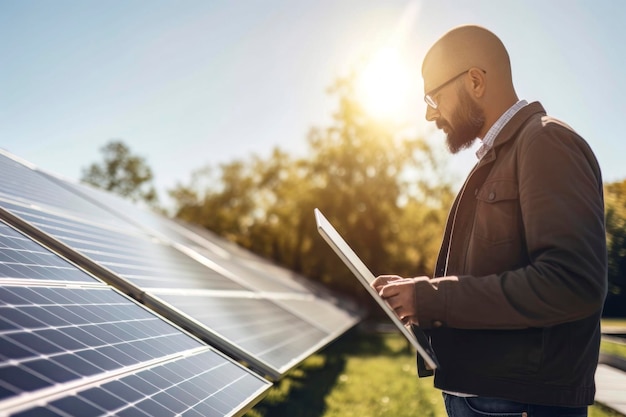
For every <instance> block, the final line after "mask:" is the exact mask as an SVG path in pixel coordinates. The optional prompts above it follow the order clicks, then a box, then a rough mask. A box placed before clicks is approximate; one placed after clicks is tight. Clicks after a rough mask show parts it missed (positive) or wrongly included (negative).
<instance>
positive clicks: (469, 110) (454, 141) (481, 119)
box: [436, 88, 485, 154]
mask: <svg viewBox="0 0 626 417" xmlns="http://www.w3.org/2000/svg"><path fill="white" fill-rule="evenodd" d="M458 97H459V104H458V105H457V107H456V109H455V110H454V112H453V114H452V117H451V118H450V119H451V120H453V121H454V126H453V125H452V124H451V123H450V122H448V121H447V120H446V119H443V118H441V117H440V118H439V119H437V122H436V124H437V127H438V128H439V129H443V128H444V127H446V128H447V129H446V130H447V131H448V133H447V136H446V143H447V145H448V149H449V150H450V152H451V153H453V154H455V153H457V152H459V151H461V150H462V149H466V148H469V147H470V146H472V144H473V143H474V142H475V141H476V138H477V137H478V134H479V133H480V130H481V129H482V128H483V126H484V124H485V112H484V111H483V109H481V108H480V107H478V104H476V102H474V100H472V98H471V97H470V95H469V93H468V92H467V91H466V90H465V89H463V88H459V93H458Z"/></svg>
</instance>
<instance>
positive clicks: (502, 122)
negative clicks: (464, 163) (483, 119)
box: [476, 100, 528, 159]
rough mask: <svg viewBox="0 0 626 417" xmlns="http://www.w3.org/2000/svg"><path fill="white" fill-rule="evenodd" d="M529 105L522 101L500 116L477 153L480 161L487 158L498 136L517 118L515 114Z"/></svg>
mask: <svg viewBox="0 0 626 417" xmlns="http://www.w3.org/2000/svg"><path fill="white" fill-rule="evenodd" d="M527 104H528V102H527V101H526V100H520V101H518V102H517V103H515V104H514V105H512V106H511V107H509V109H508V110H507V111H505V112H504V113H502V116H500V117H499V118H498V120H496V122H495V123H494V124H493V126H491V127H490V128H489V130H488V131H487V134H486V135H485V137H484V138H483V140H482V142H483V144H482V145H481V147H480V148H478V150H477V151H476V157H477V158H478V159H482V158H483V156H485V154H486V153H487V151H488V150H489V149H491V147H492V146H493V142H494V141H495V140H496V136H498V134H499V133H500V131H502V129H503V128H504V126H506V124H507V123H508V122H509V121H510V120H511V119H512V118H513V116H515V114H516V113H517V112H518V111H520V110H521V109H522V107H524V106H526V105H527Z"/></svg>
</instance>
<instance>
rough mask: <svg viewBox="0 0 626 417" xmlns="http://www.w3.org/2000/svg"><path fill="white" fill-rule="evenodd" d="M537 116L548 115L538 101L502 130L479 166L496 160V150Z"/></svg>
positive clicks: (522, 109) (517, 114)
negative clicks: (530, 119)
mask: <svg viewBox="0 0 626 417" xmlns="http://www.w3.org/2000/svg"><path fill="white" fill-rule="evenodd" d="M535 114H541V115H544V116H545V114H546V111H545V109H544V108H543V106H542V105H541V103H539V102H538V101H535V102H532V103H530V104H528V105H527V106H524V107H523V108H521V109H520V110H519V111H518V112H517V113H516V114H515V115H514V116H513V117H512V118H511V120H509V122H508V123H507V124H506V125H505V126H504V127H503V128H502V130H501V131H500V133H499V134H498V136H496V139H495V140H494V142H493V146H492V147H491V149H490V150H489V151H488V152H487V153H486V154H485V156H483V158H482V159H481V160H480V162H479V165H483V164H485V163H488V162H491V161H493V160H494V159H496V154H495V149H496V148H497V147H499V146H501V145H502V144H504V143H506V142H508V141H509V140H511V139H512V138H513V137H514V136H515V133H517V131H518V130H519V129H520V128H521V127H522V125H523V124H524V123H526V121H527V120H528V119H529V118H530V117H531V116H533V115H535Z"/></svg>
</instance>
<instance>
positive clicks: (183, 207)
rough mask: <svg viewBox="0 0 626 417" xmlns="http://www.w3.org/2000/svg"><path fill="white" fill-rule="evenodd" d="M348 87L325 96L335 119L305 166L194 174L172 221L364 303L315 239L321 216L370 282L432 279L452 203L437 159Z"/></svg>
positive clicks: (261, 165) (246, 165)
mask: <svg viewBox="0 0 626 417" xmlns="http://www.w3.org/2000/svg"><path fill="white" fill-rule="evenodd" d="M352 87H353V85H352V81H351V79H342V80H338V81H337V83H336V84H335V85H334V86H333V87H332V88H331V89H330V93H331V94H334V95H336V96H337V97H338V103H339V106H338V110H337V112H336V113H335V114H334V117H333V122H332V123H331V125H330V126H328V127H326V128H314V129H312V130H311V132H310V134H309V136H308V145H309V150H308V152H307V154H306V155H307V156H306V157H305V158H296V157H293V156H290V155H289V154H287V153H286V152H283V151H281V150H280V149H275V150H274V151H273V152H272V154H271V155H270V156H269V158H267V159H263V158H260V157H258V156H252V157H251V158H249V159H248V160H238V161H234V162H231V163H229V164H223V165H221V166H220V167H219V168H218V169H217V170H215V169H213V168H211V167H207V168H205V169H202V170H199V171H196V172H195V173H194V175H193V176H192V180H191V182H190V183H189V184H187V185H178V186H177V187H176V188H175V189H174V190H171V191H170V195H171V196H172V198H173V200H174V201H175V202H176V203H177V206H178V212H177V216H178V217H179V218H181V219H183V220H186V221H190V222H193V223H197V224H201V225H203V226H204V227H207V228H208V229H210V230H212V231H214V232H216V233H218V234H221V235H222V236H226V237H228V238H229V239H231V240H233V241H235V242H236V243H238V244H240V245H242V246H244V247H246V248H249V249H251V250H252V251H254V252H256V253H258V254H260V255H262V256H265V257H267V258H271V259H273V260H274V261H276V262H277V263H279V264H281V265H283V266H285V267H287V268H289V269H291V270H294V271H296V272H299V273H301V274H303V275H305V276H307V277H309V278H312V279H315V280H318V281H321V282H322V283H324V284H325V285H327V286H329V287H331V288H333V289H335V290H338V291H342V292H345V293H350V294H351V295H353V296H356V297H359V298H362V301H363V302H364V303H370V302H371V298H370V297H369V296H368V295H367V294H366V293H365V292H364V290H363V289H362V288H361V287H360V285H359V284H358V282H357V281H356V280H355V279H354V277H352V276H351V273H350V272H349V270H348V269H347V268H346V267H345V266H344V265H343V264H342V263H341V261H339V259H338V258H337V257H336V256H335V255H334V254H333V253H332V251H331V249H330V248H329V247H328V246H327V245H326V243H325V242H324V241H323V240H322V239H321V237H320V236H319V234H318V233H317V231H316V227H315V222H314V217H313V209H314V208H315V207H318V208H320V209H321V210H322V211H323V212H324V214H325V215H326V216H327V217H328V218H329V220H330V221H331V222H333V223H334V224H335V225H336V227H337V228H338V230H339V232H340V233H341V234H342V235H343V236H344V237H345V238H346V240H347V241H348V242H349V243H350V244H351V246H352V247H353V248H354V250H355V252H357V254H359V255H360V256H361V257H362V258H363V260H364V261H365V262H366V263H367V264H368V266H369V267H370V268H371V269H372V271H373V272H374V273H375V274H382V273H391V272H393V273H398V274H403V275H406V276H417V275H422V274H423V275H430V274H432V270H433V267H434V265H433V264H434V261H435V257H436V254H437V250H438V246H439V243H440V238H441V235H442V233H443V224H444V222H445V216H446V214H447V210H448V207H449V205H450V202H451V199H452V197H453V194H452V191H451V185H450V183H449V182H448V181H446V177H445V175H443V173H442V165H441V164H440V160H439V158H438V157H437V156H436V155H435V152H434V151H433V150H432V149H431V148H430V147H429V146H428V145H427V143H426V142H425V141H424V140H423V139H421V138H418V137H413V136H406V135H405V134H404V133H403V131H402V129H400V128H398V127H397V126H391V125H384V124H381V123H378V122H377V121H375V120H374V119H372V118H371V117H369V116H367V114H366V113H365V112H364V111H363V109H362V108H361V106H360V105H359V103H358V102H357V101H356V100H355V98H354V97H355V94H354V91H353V88H352Z"/></svg>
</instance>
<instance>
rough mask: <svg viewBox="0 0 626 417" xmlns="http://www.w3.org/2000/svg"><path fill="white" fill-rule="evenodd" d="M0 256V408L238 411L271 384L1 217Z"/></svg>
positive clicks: (25, 411) (7, 411)
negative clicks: (18, 266)
mask: <svg viewBox="0 0 626 417" xmlns="http://www.w3.org/2000/svg"><path fill="white" fill-rule="evenodd" d="M16 253H19V255H20V257H19V262H20V263H21V265H22V266H24V268H23V269H22V270H20V273H19V274H16V273H15V272H14V270H13V269H12V268H4V266H5V265H12V264H14V263H15V259H16V258H15V254H16ZM0 259H1V260H0V265H2V268H0V346H1V348H0V414H3V415H19V416H46V415H61V416H66V415H72V416H87V415H94V416H96V415H98V416H100V415H102V416H105V415H132V414H133V413H134V415H139V414H137V413H138V412H139V411H142V412H143V413H148V415H162V416H168V415H172V416H173V415H179V414H184V415H209V414H206V413H207V412H208V411H211V413H212V414H219V415H234V414H237V413H242V412H243V411H245V410H246V409H248V408H249V407H250V406H251V405H252V404H253V403H254V402H255V401H257V400H258V399H259V398H260V397H261V396H262V395H263V394H264V393H265V392H266V391H267V389H268V387H269V386H270V384H269V382H267V381H265V380H264V379H262V378H261V377H259V376H257V375H255V374H253V373H251V372H250V371H249V370H247V369H245V368H243V367H242V366H241V365H239V364H236V363H234V362H232V360H230V359H228V358H226V357H225V356H223V355H222V354H220V353H218V352H217V351H215V350H214V349H212V348H211V347H209V346H207V345H206V344H204V343H203V342H201V341H200V340H198V339H197V338H195V337H192V336H190V335H188V334H186V333H184V332H183V331H181V330H180V329H179V328H177V327H176V326H174V325H172V324H171V323H169V322H167V321H165V320H163V319H162V318H161V317H160V316H158V315H156V314H155V313H154V312H152V311H150V310H148V309H146V308H145V307H143V306H141V305H139V304H137V303H136V302H135V301H134V300H132V299H130V298H128V297H127V296H125V295H123V294H121V293H119V292H118V291H116V290H114V289H112V288H111V287H109V286H107V285H105V284H104V283H103V282H101V281H99V280H97V279H95V278H93V277H91V276H90V275H89V274H87V273H86V272H84V271H82V270H80V269H79V268H77V267H76V266H74V265H73V264H72V263H70V262H68V261H66V260H64V259H62V258H61V257H59V256H58V255H56V254H54V253H53V252H51V251H50V250H48V249H47V248H45V247H44V246H42V245H40V244H38V243H36V242H35V241H33V240H32V239H30V238H29V237H27V236H26V235H24V234H22V233H20V232H18V231H16V230H14V229H13V228H12V227H10V226H8V225H7V224H6V223H4V222H0ZM181 391H184V392H185V393H187V395H186V396H185V395H182V394H180V392H181ZM189 393H192V394H191V395H190V394H189ZM129 397H133V398H134V399H133V401H129V400H128V398H129ZM151 412H155V413H152V414H151Z"/></svg>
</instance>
